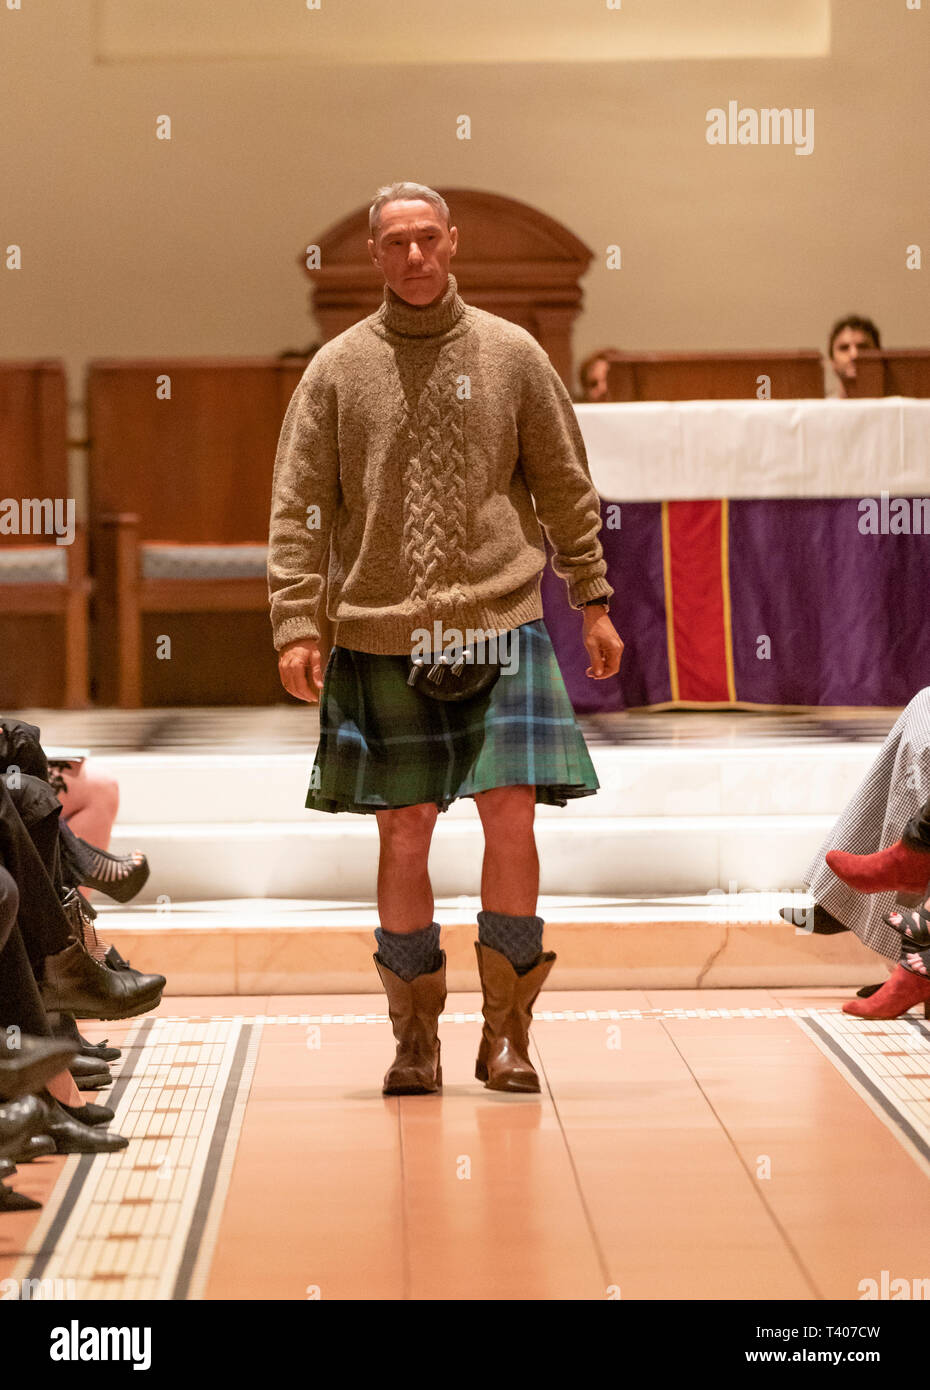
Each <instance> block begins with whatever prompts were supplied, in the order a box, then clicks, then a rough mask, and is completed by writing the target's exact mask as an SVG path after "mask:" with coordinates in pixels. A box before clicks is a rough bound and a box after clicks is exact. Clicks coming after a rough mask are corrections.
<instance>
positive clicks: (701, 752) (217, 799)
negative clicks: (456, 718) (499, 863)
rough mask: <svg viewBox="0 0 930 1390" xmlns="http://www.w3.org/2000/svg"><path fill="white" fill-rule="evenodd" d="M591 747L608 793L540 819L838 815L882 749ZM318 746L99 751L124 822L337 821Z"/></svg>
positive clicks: (457, 809) (462, 810)
mask: <svg viewBox="0 0 930 1390" xmlns="http://www.w3.org/2000/svg"><path fill="white" fill-rule="evenodd" d="M589 751H590V753H591V758H592V761H593V763H594V767H595V771H596V772H597V776H598V780H599V781H600V784H601V787H600V790H599V791H598V792H597V794H596V795H594V796H588V797H581V798H579V799H577V800H575V801H572V802H570V803H569V805H568V806H567V807H565V808H564V809H562V808H559V807H540V808H539V810H538V815H539V817H540V818H541V819H547V818H548V819H553V818H555V817H558V818H559V819H560V820H561V821H562V822H563V823H564V821H566V820H568V819H575V818H581V819H587V818H589V817H593V818H600V817H605V816H617V817H621V818H623V819H627V818H637V817H644V816H646V817H649V816H670V817H680V816H688V815H694V816H699V815H709V816H719V815H729V816H739V815H747V816H754V815H756V816H758V815H793V814H795V813H797V812H802V813H805V814H808V815H830V816H834V817H835V816H836V815H837V813H838V812H839V811H840V809H841V808H842V806H843V805H844V803H845V802H846V801H847V800H848V798H849V797H850V796H851V795H852V793H853V791H854V790H855V789H856V787H857V785H858V784H859V782H860V780H861V779H862V777H863V776H864V774H865V773H866V771H867V770H868V768H869V767H870V766H871V764H872V762H873V760H874V758H875V754H876V747H875V745H874V744H871V743H853V742H849V743H846V742H836V743H831V742H829V741H826V740H824V741H822V742H811V741H807V742H805V741H803V740H798V741H797V742H792V741H790V740H786V741H784V742H782V743H779V744H777V745H776V746H761V747H745V746H740V747H733V748H729V747H725V746H724V747H720V746H714V747H695V746H694V745H693V744H692V745H683V744H675V743H671V744H669V745H664V746H659V747H657V746H654V745H649V746H646V747H643V746H623V747H616V746H605V745H598V744H596V743H591V744H589ZM314 752H315V745H314V744H313V743H312V742H311V743H309V744H308V747H307V751H306V753H303V752H301V753H300V754H294V753H293V752H291V753H268V754H240V753H229V754H196V753H190V754H189V753H153V754H147V753H131V754H119V755H102V756H99V757H96V756H95V758H94V765H95V766H96V767H97V768H98V769H100V770H101V771H106V772H109V773H111V774H112V775H113V776H114V777H116V778H117V780H118V781H119V786H120V812H119V821H120V827H121V829H122V828H124V827H127V826H136V825H138V826H149V825H153V824H158V823H159V822H162V823H165V824H175V823H178V822H185V823H189V824H198V823H199V824H204V823H209V822H214V821H222V822H226V823H229V822H238V823H241V824H250V823H253V822H256V821H260V822H288V821H296V820H305V821H308V822H309V821H311V820H314V821H319V822H321V823H323V822H330V821H332V820H333V817H332V816H329V815H327V813H326V812H322V811H307V810H306V809H305V805H304V803H305V800H306V794H307V786H308V782H309V777H310V769H311V767H312V765H313V757H314ZM474 814H475V811H474V806H473V804H472V803H471V802H470V801H468V800H467V799H466V800H462V801H458V802H455V803H453V805H452V806H451V807H450V809H449V811H448V812H446V814H445V819H447V820H458V819H460V818H468V817H469V816H474ZM339 819H340V820H344V819H345V818H344V817H341V816H340V817H339Z"/></svg>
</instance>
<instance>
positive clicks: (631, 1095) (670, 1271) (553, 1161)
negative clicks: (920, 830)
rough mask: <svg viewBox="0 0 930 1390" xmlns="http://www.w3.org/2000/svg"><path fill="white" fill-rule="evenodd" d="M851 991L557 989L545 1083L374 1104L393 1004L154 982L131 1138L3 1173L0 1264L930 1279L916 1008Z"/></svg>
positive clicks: (279, 1288) (453, 1011)
mask: <svg viewBox="0 0 930 1390" xmlns="http://www.w3.org/2000/svg"><path fill="white" fill-rule="evenodd" d="M847 997H848V992H846V991H844V992H839V993H837V992H835V991H830V990H795V991H779V990H772V991H767V990H758V989H749V990H732V989H731V990H721V991H713V990H701V991H700V992H697V991H685V990H681V991H673V990H666V991H657V992H634V991H616V992H610V993H605V992H602V993H581V992H577V991H573V992H570V993H558V992H555V991H547V992H546V993H544V994H543V995H542V996H541V997H540V999H539V1002H538V1008H537V1017H536V1022H535V1023H534V1027H533V1040H534V1047H535V1056H536V1064H537V1067H538V1068H539V1070H540V1075H541V1078H542V1081H543V1090H542V1094H541V1095H540V1096H538V1097H533V1096H507V1095H499V1094H494V1093H492V1092H489V1091H487V1090H486V1089H485V1088H484V1087H483V1086H481V1085H480V1084H479V1083H478V1082H476V1081H475V1080H474V1076H473V1067H474V1054H475V1048H476V1045H477V1040H478V1036H479V1032H480V1023H479V1014H478V1012H477V1011H478V1009H479V1007H480V999H479V996H477V995H475V994H469V995H464V994H463V995H450V997H449V999H448V1002H447V1007H446V1013H445V1014H444V1016H443V1020H442V1024H441V1037H442V1045H443V1072H444V1081H445V1086H444V1091H443V1094H442V1096H441V1097H440V1096H436V1097H431V1096H425V1097H423V1096H418V1097H405V1098H385V1097H383V1096H382V1095H381V1090H380V1086H381V1078H382V1076H383V1073H384V1070H385V1068H386V1066H387V1065H388V1063H389V1062H390V1059H391V1057H392V1055H393V1045H392V1040H391V1036H390V1029H389V1025H388V1023H387V1019H386V1007H385V1001H384V1000H383V998H378V997H373V996H371V995H354V996H353V995H343V996H332V997H326V996H320V995H314V996H286V995H276V996H255V997H242V996H230V997H228V998H222V997H210V998H191V999H181V998H172V999H166V1000H165V1001H164V1002H163V1003H162V1005H161V1006H160V1008H159V1009H158V1010H157V1011H156V1012H155V1013H153V1014H150V1015H147V1016H146V1018H145V1019H141V1020H136V1021H134V1022H132V1023H130V1024H109V1025H91V1024H88V1025H86V1027H87V1028H88V1029H89V1030H91V1031H92V1032H93V1034H94V1035H95V1036H97V1037H100V1036H103V1034H104V1032H106V1033H108V1034H109V1036H110V1038H111V1039H114V1038H116V1039H121V1040H122V1041H123V1043H124V1045H125V1051H124V1054H123V1059H122V1060H121V1061H120V1062H119V1063H116V1064H115V1065H114V1073H117V1072H118V1073H119V1076H118V1079H117V1081H116V1083H115V1085H114V1087H113V1091H112V1102H111V1103H113V1104H114V1106H115V1107H116V1109H117V1121H116V1125H115V1127H116V1128H118V1129H120V1130H121V1131H122V1132H124V1133H125V1134H126V1135H127V1136H129V1137H130V1138H131V1143H130V1146H129V1148H128V1149H127V1150H126V1151H125V1152H124V1153H121V1154H115V1155H111V1156H109V1157H107V1158H97V1159H80V1160H79V1159H76V1158H71V1159H60V1158H59V1159H46V1160H42V1161H40V1162H39V1163H35V1164H31V1165H28V1166H26V1167H22V1168H21V1169H20V1171H19V1174H18V1175H17V1177H16V1178H15V1179H13V1183H14V1185H16V1186H17V1187H19V1188H20V1189H21V1190H23V1191H25V1192H28V1193H30V1194H31V1195H35V1196H37V1197H39V1199H40V1200H43V1201H44V1203H45V1206H44V1209H43V1211H41V1212H39V1213H35V1214H25V1215H18V1216H3V1217H0V1280H2V1279H7V1278H14V1279H17V1280H23V1279H27V1278H30V1277H32V1278H45V1279H49V1280H58V1281H60V1282H61V1284H62V1285H63V1286H64V1287H67V1286H68V1284H69V1281H71V1283H72V1284H73V1292H74V1295H75V1296H77V1297H79V1298H83V1297H94V1298H98V1297H102V1298H111V1299H112V1298H124V1299H132V1298H141V1297H156V1298H163V1299H170V1298H177V1299H182V1298H188V1299H208V1300H224V1299H243V1298H248V1299H259V1300H271V1299H275V1300H277V1299H282V1300H305V1299H307V1298H323V1299H330V1300H331V1299H346V1298H351V1299H362V1300H378V1299H395V1298H404V1299H410V1300H417V1299H424V1298H432V1299H443V1300H457V1299H492V1298H500V1299H519V1298H525V1299H530V1300H541V1299H585V1300H597V1299H612V1298H623V1299H647V1300H663V1299H670V1300H673V1299H740V1300H747V1301H751V1300H756V1299H764V1298H774V1299H802V1300H819V1299H841V1300H857V1299H859V1298H860V1296H861V1292H860V1288H859V1286H860V1283H861V1282H862V1281H864V1280H867V1279H871V1278H874V1279H876V1280H877V1279H879V1278H880V1277H881V1273H882V1271H888V1272H889V1277H890V1278H891V1279H895V1278H906V1279H908V1280H910V1279H917V1278H923V1277H926V1276H927V1274H928V1273H930V1270H928V1268H927V1255H926V1249H927V1244H926V1221H927V1216H928V1198H930V1187H928V1183H927V1178H928V1175H930V1025H927V1024H926V1023H925V1022H924V1021H923V1019H922V1018H921V1017H919V1016H918V1015H917V1013H914V1014H912V1015H909V1016H908V1017H907V1018H905V1019H903V1020H898V1021H896V1022H894V1023H881V1024H880V1023H865V1022H862V1021H859V1020H853V1019H851V1018H849V1017H848V1016H846V1015H844V1014H842V1013H841V1012H840V1005H841V1003H842V1002H843V1001H844V999H845V998H847Z"/></svg>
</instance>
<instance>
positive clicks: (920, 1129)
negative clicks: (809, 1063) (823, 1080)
mask: <svg viewBox="0 0 930 1390" xmlns="http://www.w3.org/2000/svg"><path fill="white" fill-rule="evenodd" d="M796 1022H797V1024H798V1027H799V1028H801V1029H802V1030H803V1031H804V1032H805V1033H806V1034H807V1036H808V1037H809V1038H810V1039H811V1041H812V1042H813V1043H814V1044H815V1045H816V1046H817V1047H818V1048H819V1049H820V1051H821V1052H822V1053H823V1054H824V1056H825V1057H827V1058H828V1059H829V1060H830V1061H831V1062H832V1063H833V1065H834V1066H835V1067H836V1068H837V1070H838V1071H839V1072H840V1073H841V1074H842V1075H843V1076H844V1077H845V1079H846V1081H847V1082H848V1083H849V1085H850V1086H852V1088H853V1090H855V1091H856V1092H857V1094H858V1095H859V1096H860V1097H861V1099H862V1100H864V1101H865V1103H866V1105H868V1107H869V1109H870V1110H871V1111H872V1112H873V1113H874V1114H875V1115H877V1116H878V1118H879V1119H880V1120H881V1121H882V1123H883V1124H884V1125H886V1126H887V1128H888V1129H889V1130H890V1131H891V1133H892V1134H893V1135H894V1137H895V1138H896V1139H897V1140H898V1143H899V1144H901V1145H902V1147H903V1148H904V1149H906V1150H907V1152H908V1153H909V1154H910V1156H911V1158H913V1160H914V1162H915V1163H916V1164H917V1166H918V1167H919V1168H920V1169H921V1170H922V1172H923V1173H924V1175H925V1176H926V1177H930V1027H928V1026H927V1024H926V1023H925V1022H924V1021H923V1020H922V1019H920V1018H918V1017H916V1016H915V1015H913V1014H905V1015H903V1016H902V1017H901V1018H895V1019H888V1020H882V1019H855V1018H851V1017H850V1016H849V1014H844V1013H838V1012H837V1013H834V1012H832V1011H830V1012H827V1011H823V1012H821V1011H820V1010H818V1009H808V1010H807V1011H806V1014H805V1016H804V1017H803V1018H800V1017H799V1018H797V1019H796Z"/></svg>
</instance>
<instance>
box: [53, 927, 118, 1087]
mask: <svg viewBox="0 0 930 1390" xmlns="http://www.w3.org/2000/svg"><path fill="white" fill-rule="evenodd" d="M111 949H112V948H111ZM48 1021H49V1026H50V1028H51V1030H52V1033H53V1034H54V1036H55V1037H56V1038H62V1039H63V1040H66V1041H68V1042H73V1043H74V1044H75V1046H76V1049H77V1051H78V1052H80V1053H81V1055H82V1056H84V1057H99V1059H100V1061H101V1062H115V1061H117V1059H118V1058H120V1057H122V1055H123V1054H122V1052H121V1051H120V1049H119V1048H118V1047H107V1040H106V1038H104V1040H103V1042H102V1043H91V1042H88V1041H87V1039H86V1038H82V1037H81V1034H80V1033H79V1032H78V1026H77V1023H76V1022H75V1020H74V1016H73V1014H63V1013H51V1014H49V1016H48Z"/></svg>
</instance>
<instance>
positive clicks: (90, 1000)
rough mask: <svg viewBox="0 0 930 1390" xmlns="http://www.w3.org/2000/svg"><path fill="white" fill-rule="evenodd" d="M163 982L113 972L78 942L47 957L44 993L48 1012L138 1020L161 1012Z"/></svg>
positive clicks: (42, 990)
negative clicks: (140, 1015) (152, 1010)
mask: <svg viewBox="0 0 930 1390" xmlns="http://www.w3.org/2000/svg"><path fill="white" fill-rule="evenodd" d="M153 980H154V981H155V982H156V987H155V988H153V987H152V984H151V981H153ZM161 980H162V976H160V975H157V976H150V977H148V978H146V977H145V976H141V977H137V976H136V975H135V974H130V973H129V972H128V971H125V970H110V969H108V968H107V966H105V965H101V964H100V963H99V962H98V961H95V960H94V958H93V956H92V955H91V954H90V953H89V951H88V950H87V949H86V947H85V946H84V943H83V941H82V940H78V939H75V940H74V941H72V943H71V945H70V946H67V947H66V948H65V949H64V950H63V951H58V952H57V953H56V954H55V955H53V956H46V957H45V966H44V971H43V976H42V980H41V982H40V991H41V994H42V1002H43V1004H44V1005H45V1008H46V1009H50V1010H54V1011H56V1012H58V1013H69V1014H73V1015H74V1017H75V1018H100V1019H118V1018H136V1017H138V1015H139V1014H146V1013H148V1012H149V1010H150V1009H157V1008H158V1005H159V1004H160V1003H161V992H162V988H163V985H162V984H161Z"/></svg>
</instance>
